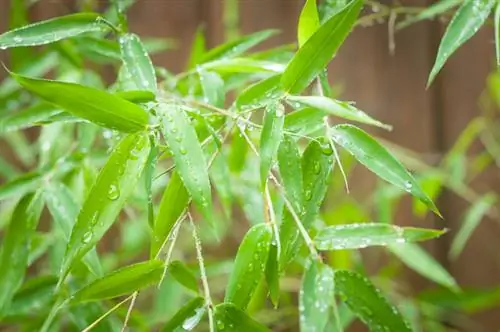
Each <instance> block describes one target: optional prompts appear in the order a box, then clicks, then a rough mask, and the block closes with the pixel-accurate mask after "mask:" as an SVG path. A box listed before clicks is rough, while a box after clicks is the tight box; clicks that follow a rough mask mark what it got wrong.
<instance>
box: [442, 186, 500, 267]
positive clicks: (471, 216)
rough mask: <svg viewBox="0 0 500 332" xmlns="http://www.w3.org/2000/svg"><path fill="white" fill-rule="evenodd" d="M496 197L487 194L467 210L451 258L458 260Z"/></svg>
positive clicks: (453, 244)
mask: <svg viewBox="0 0 500 332" xmlns="http://www.w3.org/2000/svg"><path fill="white" fill-rule="evenodd" d="M495 201H496V197H495V195H494V194H491V193H490V194H486V195H484V196H483V197H481V198H480V199H478V200H476V201H475V202H474V203H473V204H472V206H471V207H470V208H469V209H468V210H467V212H466V214H465V217H464V219H463V223H462V227H460V230H459V231H458V233H457V235H455V238H454V239H453V242H452V244H451V249H450V257H451V258H452V259H456V258H457V257H458V256H459V255H460V253H461V252H462V250H463V249H464V247H465V245H466V244H467V241H468V240H469V238H470V236H471V235H472V233H474V230H475V229H476V228H477V226H478V225H479V223H480V222H481V220H482V219H483V218H484V216H485V214H486V213H487V212H488V210H489V209H490V208H491V207H492V205H493V204H494V203H495Z"/></svg>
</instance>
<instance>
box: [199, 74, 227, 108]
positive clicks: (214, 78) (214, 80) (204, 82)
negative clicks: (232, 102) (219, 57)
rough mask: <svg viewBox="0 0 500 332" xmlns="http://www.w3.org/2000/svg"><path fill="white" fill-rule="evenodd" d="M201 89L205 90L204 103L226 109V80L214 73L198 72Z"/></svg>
mask: <svg viewBox="0 0 500 332" xmlns="http://www.w3.org/2000/svg"><path fill="white" fill-rule="evenodd" d="M198 75H199V76H200V83H201V88H202V90H203V101H204V102H205V103H207V104H210V105H214V106H216V107H224V96H225V91H224V80H223V79H222V78H221V77H220V76H219V75H218V74H217V73H214V72H209V71H205V70H198Z"/></svg>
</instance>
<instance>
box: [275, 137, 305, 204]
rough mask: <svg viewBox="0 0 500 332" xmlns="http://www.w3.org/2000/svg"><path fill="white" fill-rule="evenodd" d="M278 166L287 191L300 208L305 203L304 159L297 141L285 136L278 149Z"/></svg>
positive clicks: (290, 198) (293, 202)
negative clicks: (302, 159)
mask: <svg viewBox="0 0 500 332" xmlns="http://www.w3.org/2000/svg"><path fill="white" fill-rule="evenodd" d="M278 167H279V171H280V176H281V180H282V183H283V187H284V188H285V193H286V196H287V198H288V200H290V202H291V203H292V204H293V206H294V207H295V209H297V210H300V209H301V208H302V205H303V199H304V196H303V193H304V183H303V177H302V176H297V174H302V161H301V155H300V151H299V146H298V144H297V142H295V141H294V140H292V139H291V138H290V137H289V136H285V137H284V138H283V141H282V142H281V144H280V146H279V149H278Z"/></svg>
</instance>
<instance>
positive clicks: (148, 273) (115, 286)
mask: <svg viewBox="0 0 500 332" xmlns="http://www.w3.org/2000/svg"><path fill="white" fill-rule="evenodd" d="M163 268H164V265H163V262H162V261H158V260H151V261H145V262H141V263H137V264H133V265H129V266H126V267H123V268H121V269H119V270H116V271H113V272H111V273H109V274H107V275H105V276H104V277H102V278H100V279H97V280H95V281H93V282H91V283H90V284H88V285H87V286H85V287H83V288H82V289H80V290H78V291H77V292H76V293H74V294H73V295H72V296H71V298H70V303H73V304H76V303H82V302H89V301H99V300H105V299H111V298H114V297H118V296H123V295H127V294H131V293H133V292H135V291H138V290H141V289H143V288H145V287H148V286H150V285H152V284H155V283H158V281H160V279H161V276H162V274H163Z"/></svg>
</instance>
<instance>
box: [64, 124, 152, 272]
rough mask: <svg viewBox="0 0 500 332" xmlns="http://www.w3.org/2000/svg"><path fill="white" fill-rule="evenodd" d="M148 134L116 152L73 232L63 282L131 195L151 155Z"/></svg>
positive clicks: (130, 140) (121, 145) (128, 140)
mask: <svg viewBox="0 0 500 332" xmlns="http://www.w3.org/2000/svg"><path fill="white" fill-rule="evenodd" d="M149 150H150V142H149V139H148V136H147V134H146V133H138V134H131V135H128V136H126V137H125V138H123V139H122V140H121V141H120V142H119V143H118V145H117V146H116V147H115V148H114V150H113V152H112V153H111V155H110V156H109V159H108V160H107V162H106V164H105V165H104V167H103V168H102V169H101V171H100V173H99V176H98V177H97V180H96V181H95V183H94V185H93V187H92V189H91V190H90V192H89V194H88V196H87V199H86V200H85V202H84V203H83V206H82V208H81V210H80V213H79V215H78V218H77V221H76V223H75V225H74V227H73V229H72V232H71V237H70V239H69V242H68V245H67V247H66V253H65V257H64V261H63V265H62V269H61V280H63V279H64V278H65V277H66V275H67V274H68V273H69V271H70V269H71V268H72V266H73V264H74V262H75V261H77V260H79V259H81V258H82V257H83V256H84V255H85V254H86V253H87V252H88V251H89V250H90V249H92V247H94V246H95V244H96V243H97V242H98V241H99V240H100V239H101V238H102V237H103V236H104V234H105V233H106V231H107V230H108V229H109V227H111V225H112V224H113V222H114V221H115V219H116V217H117V216H118V214H119V213H120V210H121V209H122V207H123V205H124V204H125V201H126V200H127V198H128V197H129V196H130V195H131V194H132V192H133V191H134V189H135V187H136V183H137V181H138V180H139V177H140V176H141V173H142V170H143V168H144V165H145V163H146V159H147V157H148V155H149Z"/></svg>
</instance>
